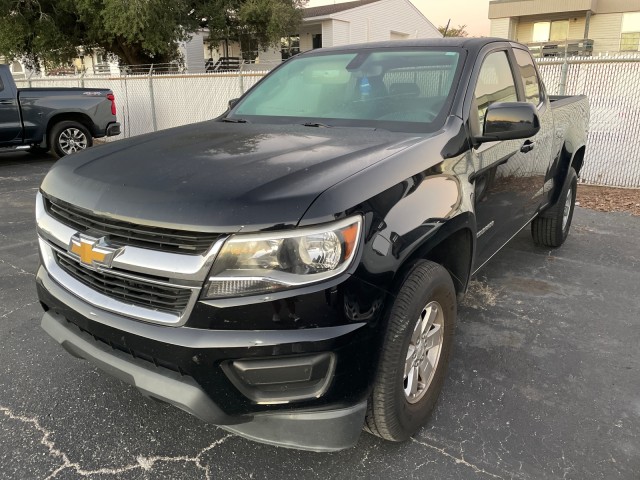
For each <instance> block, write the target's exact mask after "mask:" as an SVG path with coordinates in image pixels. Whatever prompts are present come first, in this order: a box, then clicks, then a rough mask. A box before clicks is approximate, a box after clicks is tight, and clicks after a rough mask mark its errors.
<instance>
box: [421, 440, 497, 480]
mask: <svg viewBox="0 0 640 480" xmlns="http://www.w3.org/2000/svg"><path fill="white" fill-rule="evenodd" d="M411 441H412V442H414V443H417V444H419V445H422V446H425V447H428V448H430V449H431V450H435V451H436V452H439V453H441V454H442V455H444V456H445V457H448V458H450V459H451V460H453V461H454V462H456V464H457V465H464V466H466V467H469V468H471V469H473V471H474V472H475V473H482V474H484V475H487V476H489V477H491V478H499V479H501V480H503V477H501V476H500V475H496V474H494V473H491V472H487V471H486V470H484V469H482V468H480V467H477V466H475V465H474V464H472V463H469V462H467V461H466V460H465V459H464V457H462V458H458V457H456V456H454V455H451V454H450V453H448V452H447V451H446V450H445V449H444V448H439V447H436V446H435V445H431V444H429V443H426V442H421V441H420V440H416V439H415V438H411Z"/></svg>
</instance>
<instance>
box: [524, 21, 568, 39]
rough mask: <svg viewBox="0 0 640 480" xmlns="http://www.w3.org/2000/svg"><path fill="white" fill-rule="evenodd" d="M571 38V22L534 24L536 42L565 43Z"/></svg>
mask: <svg viewBox="0 0 640 480" xmlns="http://www.w3.org/2000/svg"><path fill="white" fill-rule="evenodd" d="M568 38H569V20H558V21H556V22H536V23H534V24H533V41H534V42H564V41H565V40H567V39H568Z"/></svg>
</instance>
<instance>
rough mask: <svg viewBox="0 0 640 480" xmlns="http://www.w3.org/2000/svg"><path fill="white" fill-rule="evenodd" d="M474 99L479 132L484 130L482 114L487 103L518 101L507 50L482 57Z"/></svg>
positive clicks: (485, 110)
mask: <svg viewBox="0 0 640 480" xmlns="http://www.w3.org/2000/svg"><path fill="white" fill-rule="evenodd" d="M475 99H476V105H477V106H478V121H479V125H478V131H479V132H482V131H483V130H484V116H485V114H486V112H487V108H489V105H491V104H492V103H495V102H516V101H518V94H517V92H516V84H515V81H514V79H513V73H512V72H511V67H510V66H509V59H508V57H507V52H504V51H503V52H494V53H490V54H489V55H487V57H486V58H485V59H484V62H483V63H482V67H481V68H480V74H479V75H478V83H477V85H476V89H475Z"/></svg>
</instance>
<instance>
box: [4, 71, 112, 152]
mask: <svg viewBox="0 0 640 480" xmlns="http://www.w3.org/2000/svg"><path fill="white" fill-rule="evenodd" d="M119 134H120V124H119V123H118V122H117V121H116V100H115V97H114V95H113V92H112V91H111V90H108V89H101V88H20V89H18V88H16V84H15V82H14V80H13V77H12V76H11V72H10V71H9V67H8V66H7V65H0V148H10V149H18V150H31V151H47V150H50V151H51V153H53V154H54V155H56V156H58V157H63V156H65V155H68V154H70V153H74V152H77V151H80V150H84V149H86V148H88V147H90V146H91V145H92V144H93V139H94V138H100V137H105V136H108V137H110V136H114V135H119Z"/></svg>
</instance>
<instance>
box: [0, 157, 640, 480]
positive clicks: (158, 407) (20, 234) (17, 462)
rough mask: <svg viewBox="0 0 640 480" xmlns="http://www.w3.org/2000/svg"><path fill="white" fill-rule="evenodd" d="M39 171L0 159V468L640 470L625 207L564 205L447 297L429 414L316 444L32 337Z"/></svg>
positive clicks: (111, 471)
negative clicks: (154, 393) (452, 339)
mask: <svg viewBox="0 0 640 480" xmlns="http://www.w3.org/2000/svg"><path fill="white" fill-rule="evenodd" d="M52 164H53V161H52V160H51V159H50V158H49V157H46V156H34V155H30V154H27V153H1V154H0V274H1V283H0V339H1V340H2V348H0V479H45V478H55V479H65V480H66V479H80V478H95V479H105V480H106V479H131V478H133V479H167V478H171V479H187V478H188V479H201V478H202V479H205V478H210V479H218V478H225V479H226V478H251V479H262V478H277V479H288V478H292V479H293V478H295V479H299V478H323V479H325V478H350V479H359V478H385V479H386V478H416V479H426V478H438V479H466V478H479V479H494V478H503V479H507V478H516V479H537V478H575V479H583V478H605V479H612V478H623V479H638V478H639V477H638V475H639V473H638V472H640V438H639V435H640V433H639V432H640V375H639V374H638V372H639V371H640V354H639V353H638V341H639V340H640V295H639V294H640V247H639V245H640V241H639V240H638V239H639V238H640V218H638V217H631V216H629V215H626V214H606V213H598V212H592V211H589V210H584V209H579V208H578V209H577V210H576V215H575V217H574V225H573V227H572V233H571V235H570V237H569V239H568V240H567V243H566V244H565V246H564V247H563V248H561V249H559V250H549V249H540V248H535V247H534V246H533V245H532V243H531V241H530V236H529V231H528V229H525V230H524V231H523V232H522V233H520V234H519V235H518V236H517V237H516V238H515V239H514V241H513V242H512V243H511V244H510V245H509V246H507V247H506V248H505V249H504V250H503V251H502V252H501V253H499V254H498V255H497V256H496V257H495V258H494V259H493V260H492V261H491V262H490V263H489V265H488V266H487V267H485V269H484V270H482V271H481V272H480V274H479V276H478V277H477V278H476V281H474V283H473V285H472V291H471V292H470V293H471V294H470V295H469V297H468V298H467V300H466V301H465V303H464V305H463V306H462V307H461V308H460V318H459V323H458V330H457V332H456V345H455V352H454V355H453V358H452V361H451V365H450V371H449V374H448V378H447V381H446V383H445V387H444V390H443V392H442V396H441V397H440V401H439V404H438V406H437V408H436V410H435V412H434V415H433V416H432V418H431V420H430V422H429V424H428V425H427V426H426V427H425V428H423V429H422V430H421V431H420V432H419V434H418V435H417V436H416V437H415V438H414V439H413V440H412V441H409V442H406V443H404V444H390V443H385V442H383V441H381V440H379V439H377V438H375V437H372V436H371V435H368V434H366V433H363V434H362V436H361V438H360V441H359V443H358V445H357V446H356V447H355V448H353V449H350V450H346V451H342V452H337V453H332V454H316V453H310V452H300V451H294V450H287V449H283V448H276V447H271V446H267V445H261V444H257V443H252V442H250V441H248V440H244V439H242V438H239V437H237V436H234V435H230V434H228V433H227V432H225V431H223V430H221V429H219V428H217V427H215V426H212V425H206V424H203V423H201V422H200V421H199V420H197V419H195V418H192V417H190V416H189V415H187V414H186V413H184V412H181V411H179V410H176V409H174V408H172V407H169V406H166V405H162V404H159V403H156V402H153V401H151V400H147V399H145V398H143V397H142V396H141V395H140V394H138V392H136V390H135V389H134V388H132V387H130V386H128V385H126V384H123V383H121V382H120V381H118V380H115V379H113V378H111V377H109V376H107V375H105V374H102V373H101V372H100V371H98V370H97V369H95V368H93V367H91V366H90V365H89V364H87V363H86V362H83V361H80V360H76V359H74V358H72V357H71V356H70V355H68V354H67V353H66V352H65V351H63V350H62V348H60V347H59V346H58V345H57V344H56V343H55V342H54V341H53V340H50V339H49V338H48V337H47V335H46V334H45V333H44V332H43V331H42V330H41V329H40V326H39V322H40V316H41V311H40V306H39V304H38V302H37V298H36V296H35V286H34V282H33V277H34V273H35V271H36V268H37V262H38V254H37V249H36V247H37V243H36V236H35V225H34V218H33V210H34V199H35V192H36V190H37V187H38V185H39V183H40V181H41V180H42V178H43V177H44V175H45V173H46V171H47V169H48V168H49V167H50V166H51V165H52Z"/></svg>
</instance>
